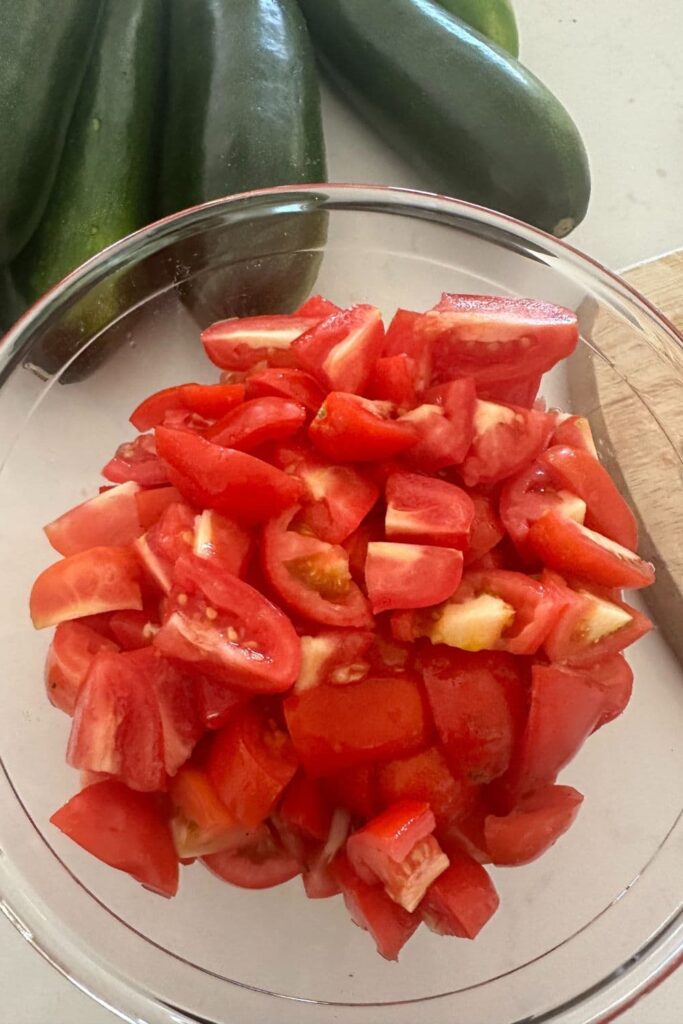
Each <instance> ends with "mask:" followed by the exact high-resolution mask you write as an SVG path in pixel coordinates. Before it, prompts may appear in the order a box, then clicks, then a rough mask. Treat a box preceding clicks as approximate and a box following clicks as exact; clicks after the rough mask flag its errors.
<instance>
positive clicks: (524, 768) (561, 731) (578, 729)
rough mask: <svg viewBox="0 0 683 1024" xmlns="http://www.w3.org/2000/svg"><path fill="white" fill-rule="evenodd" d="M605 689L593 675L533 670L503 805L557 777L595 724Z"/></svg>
mask: <svg viewBox="0 0 683 1024" xmlns="http://www.w3.org/2000/svg"><path fill="white" fill-rule="evenodd" d="M603 707H604V693H603V691H602V689H601V687H600V686H598V685H597V684H595V683H593V682H592V681H591V680H590V678H589V677H588V676H587V675H585V674H583V673H581V672H577V671H573V670H571V669H566V668H560V667H559V666H557V665H534V666H533V668H532V670H531V704H530V706H529V716H528V718H527V722H526V726H525V729H524V732H523V734H522V737H521V739H520V742H519V745H518V747H517V750H516V751H515V753H514V755H513V759H512V763H511V765H510V769H509V771H508V773H507V775H506V776H504V777H503V778H502V779H501V780H500V788H499V796H500V800H501V806H502V808H503V810H507V811H509V810H511V809H512V807H513V806H514V805H515V804H516V803H518V801H519V800H520V799H521V798H522V797H524V796H528V795H530V794H531V793H535V792H536V791H537V790H539V789H541V788H542V787H543V786H546V785H548V784H549V783H553V782H555V779H556V778H557V776H558V774H559V772H560V771H561V770H562V768H564V766H565V765H566V764H568V763H569V762H570V761H571V760H572V758H573V757H574V756H575V754H576V753H577V752H578V751H579V749H580V748H581V746H582V745H583V742H584V740H585V739H586V737H587V736H589V735H590V733H591V732H592V731H593V729H594V728H595V726H596V724H597V722H598V721H599V719H600V716H601V714H602V711H603Z"/></svg>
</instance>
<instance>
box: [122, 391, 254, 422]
mask: <svg viewBox="0 0 683 1024" xmlns="http://www.w3.org/2000/svg"><path fill="white" fill-rule="evenodd" d="M243 401H244V385H243V384H180V385H177V386H176V387H171V388H164V389H163V390H162V391H157V392H155V394H153V395H149V397H148V398H145V400H144V401H143V402H141V403H140V405H138V406H137V408H136V409H134V410H133V412H132V413H131V415H130V422H131V423H132V424H133V426H134V427H135V428H136V429H137V430H140V431H143V430H151V429H152V427H157V426H158V425H159V424H160V423H163V422H164V417H165V415H166V413H168V412H170V411H174V410H176V409H181V410H186V411H187V412H192V413H197V415H198V416H202V417H203V418H204V419H207V420H215V419H218V418H219V416H224V415H225V414H226V412H228V410H229V409H232V408H234V406H236V405H239V404H240V402H243Z"/></svg>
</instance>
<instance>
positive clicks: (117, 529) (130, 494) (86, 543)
mask: <svg viewBox="0 0 683 1024" xmlns="http://www.w3.org/2000/svg"><path fill="white" fill-rule="evenodd" d="M139 490H140V488H139V487H138V485H137V484H134V483H127V484H120V486H118V487H111V488H110V489H109V490H107V491H105V492H104V493H103V494H98V495H97V497H95V498H90V500H89V501H84V502H82V504H80V505H77V506H76V507H75V508H72V509H70V511H69V512H65V513H64V515H62V516H60V517H59V519H55V520H54V522H52V523H48V525H47V526H46V527H45V528H44V529H45V534H46V536H47V539H48V540H49V542H50V544H51V545H52V547H53V548H54V549H55V551H59V553H60V555H75V554H77V553H78V552H79V551H87V549H88V548H95V547H100V546H102V545H117V546H120V547H125V546H126V545H127V544H132V542H133V541H134V540H135V538H136V537H139V536H140V534H141V533H142V527H141V526H140V521H139V518H138V510H137V504H136V495H137V493H138V492H139Z"/></svg>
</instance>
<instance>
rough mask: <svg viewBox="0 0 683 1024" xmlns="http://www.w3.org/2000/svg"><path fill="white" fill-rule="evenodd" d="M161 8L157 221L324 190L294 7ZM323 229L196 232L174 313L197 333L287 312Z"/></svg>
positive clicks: (214, 2)
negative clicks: (292, 188)
mask: <svg viewBox="0 0 683 1024" xmlns="http://www.w3.org/2000/svg"><path fill="white" fill-rule="evenodd" d="M167 8H168V12H169V48H168V50H169V52H168V69H167V102H166V110H165V115H164V142H163V151H162V161H161V187H160V194H159V213H160V214H168V213H173V212H175V211H176V210H181V209H184V208H185V207H188V206H192V205H195V204H197V203H202V202H206V201H207V200H210V199H216V198H219V197H222V196H227V195H232V194H234V193H239V192H244V191H249V190H252V189H258V188H267V187H270V186H274V185H285V184H300V183H304V182H315V181H322V180H324V178H325V146H324V139H323V132H322V123H321V116H320V96H319V89H318V80H317V75H316V68H315V59H314V55H313V49H312V46H311V43H310V39H309V37H308V32H307V30H306V24H305V21H304V19H303V17H302V15H301V12H300V11H299V9H298V7H297V4H296V0H239V2H235V0H168V3H167ZM325 223H326V222H325V218H324V216H322V215H320V214H312V215H311V216H310V217H309V216H296V217H286V216H281V217H275V218H268V217H266V218H264V219H260V218H259V219H258V220H254V221H251V220H250V221H249V222H248V223H242V224H239V225H237V224H226V226H225V228H224V229H221V230H218V229H216V230H213V231H212V232H207V234H206V235H205V236H203V238H202V239H201V240H198V242H199V244H200V245H201V247H202V252H201V254H200V255H198V248H197V247H195V249H194V254H195V262H196V260H197V259H198V260H199V261H200V262H201V263H202V265H203V267H204V272H201V273H197V274H195V276H194V277H193V280H192V282H191V284H184V285H183V286H182V287H181V288H180V292H181V295H182V297H183V299H184V301H185V303H186V304H187V305H188V306H189V307H190V308H191V309H192V311H193V313H194V315H195V317H196V318H197V320H198V321H199V322H200V323H202V324H204V323H206V322H208V321H210V320H211V319H216V318H217V317H221V316H229V315H245V314H249V313H256V312H265V311H275V310H277V309H281V308H283V306H285V305H286V304H288V303H292V302H296V299H297V297H298V296H299V295H301V294H304V293H305V292H306V291H307V289H308V288H309V287H310V284H311V280H312V278H313V277H314V275H315V273H316V270H317V265H318V256H317V255H316V254H314V253H310V252H307V253H303V252H299V250H302V249H315V248H316V247H317V246H318V245H320V244H322V241H323V240H324V233H325ZM269 254H277V256H276V257H274V258H272V259H271V258H269ZM236 261H241V262H240V263H239V266H238V265H236ZM179 262H180V261H179Z"/></svg>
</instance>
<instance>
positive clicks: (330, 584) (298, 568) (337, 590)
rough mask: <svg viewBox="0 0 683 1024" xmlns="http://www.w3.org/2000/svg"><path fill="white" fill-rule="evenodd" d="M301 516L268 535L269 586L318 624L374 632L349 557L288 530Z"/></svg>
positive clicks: (264, 550) (280, 522) (278, 523)
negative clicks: (351, 569)
mask: <svg viewBox="0 0 683 1024" xmlns="http://www.w3.org/2000/svg"><path fill="white" fill-rule="evenodd" d="M296 511H297V510H296V509H294V510H293V511H292V512H286V513H285V514H284V515H282V516H280V518H278V519H273V520H272V522H270V523H269V524H268V525H267V526H266V528H265V530H264V532H263V543H262V547H261V556H262V563H263V569H264V572H265V574H266V577H267V579H268V582H269V583H270V584H271V586H272V587H273V588H274V590H275V591H276V593H277V595H278V597H279V598H281V600H283V601H284V602H285V603H286V604H287V605H288V606H289V607H290V608H292V609H293V610H294V611H296V612H298V613H299V614H300V615H303V616H305V617H306V618H307V619H312V620H313V621H314V622H321V623H323V624H325V625H330V626H359V627H366V626H371V625H372V616H371V613H370V607H369V605H368V602H367V600H366V599H365V597H364V596H363V594H362V593H361V592H360V590H359V588H358V586H357V585H356V584H355V583H354V582H353V580H352V579H351V573H350V572H349V560H348V555H347V554H346V551H345V550H344V548H342V547H340V546H339V545H337V544H327V543H326V542H325V541H322V540H318V539H317V538H315V537H310V536H305V535H304V534H300V533H295V532H294V530H290V529H288V527H289V525H290V523H291V521H292V519H293V517H294V514H295V512H296Z"/></svg>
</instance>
